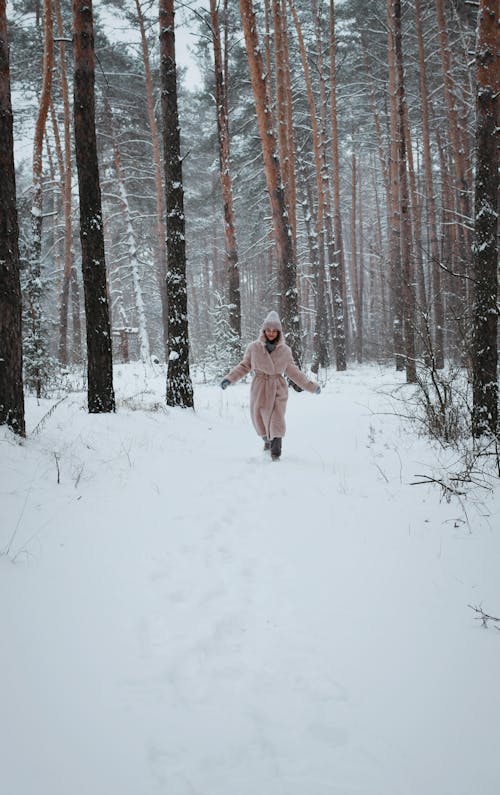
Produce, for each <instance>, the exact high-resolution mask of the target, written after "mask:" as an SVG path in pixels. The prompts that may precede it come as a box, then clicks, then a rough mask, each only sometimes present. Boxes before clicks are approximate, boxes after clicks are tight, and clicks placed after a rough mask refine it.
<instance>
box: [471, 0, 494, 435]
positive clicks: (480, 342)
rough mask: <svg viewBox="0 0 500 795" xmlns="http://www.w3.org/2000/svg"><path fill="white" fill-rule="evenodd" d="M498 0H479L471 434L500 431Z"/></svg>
mask: <svg viewBox="0 0 500 795" xmlns="http://www.w3.org/2000/svg"><path fill="white" fill-rule="evenodd" d="M498 23H499V13H498V2H497V0H480V4H479V13H478V26H477V47H476V65H477V66H476V80H477V87H476V113H477V119H476V141H477V156H476V180H475V208H474V210H475V226H474V247H473V265H474V286H475V307H474V351H473V401H474V405H473V414H472V421H473V433H474V435H475V436H480V435H481V434H482V433H485V432H486V431H490V432H491V433H493V434H495V433H497V431H498V371H497V367H498V347H497V328H498V304H497V301H498V237H497V232H498V167H499V165H500V164H499V158H498V141H497V137H498V127H499V123H500V117H499V104H500V100H499V96H500V55H499V50H498Z"/></svg>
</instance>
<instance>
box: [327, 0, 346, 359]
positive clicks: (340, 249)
mask: <svg viewBox="0 0 500 795" xmlns="http://www.w3.org/2000/svg"><path fill="white" fill-rule="evenodd" d="M336 49H337V48H336V37H335V3H334V0H330V123H331V133H332V164H333V177H332V181H333V228H334V235H335V250H336V251H335V258H334V261H333V269H332V287H333V300H334V302H335V307H334V311H335V319H334V320H335V354H336V365H337V370H340V371H342V370H345V369H346V367H347V361H346V350H345V319H344V298H343V296H344V278H345V277H344V267H345V265H344V242H343V235H342V218H341V214H340V157H339V129H338V119H337V63H336Z"/></svg>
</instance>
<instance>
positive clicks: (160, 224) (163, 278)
mask: <svg viewBox="0 0 500 795" xmlns="http://www.w3.org/2000/svg"><path fill="white" fill-rule="evenodd" d="M135 7H136V10H137V21H138V23H139V30H140V34H141V46H142V57H143V61H144V78H145V81H146V108H147V112H148V122H149V130H150V133H151V146H152V149H153V163H154V174H155V197H156V236H157V244H158V255H157V264H156V281H157V283H158V292H159V293H160V301H161V317H162V330H163V348H164V354H165V361H167V359H168V298H167V264H166V263H167V247H166V230H165V220H164V217H165V202H164V199H163V181H162V173H161V157H160V139H159V135H158V125H157V123H156V115H155V107H154V106H155V103H154V95H153V80H152V77H151V64H150V59H149V47H148V41H147V38H146V28H145V25H144V14H143V13H142V8H141V4H140V2H139V0H135Z"/></svg>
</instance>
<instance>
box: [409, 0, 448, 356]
mask: <svg viewBox="0 0 500 795" xmlns="http://www.w3.org/2000/svg"><path fill="white" fill-rule="evenodd" d="M415 23H416V32H417V42H418V67H419V85H420V99H421V103H422V150H423V156H424V172H425V198H426V208H427V225H428V229H429V246H430V260H431V262H430V271H431V282H432V306H433V310H434V323H433V330H434V345H433V350H432V352H431V356H432V358H433V360H434V364H435V366H436V367H437V368H439V369H441V368H442V367H444V302H443V294H442V289H441V268H440V255H439V239H438V229H437V216H436V200H435V197H434V177H433V172H432V160H431V143H430V128H429V96H428V91H427V76H426V60H425V50H424V36H423V31H422V17H421V9H420V0H415Z"/></svg>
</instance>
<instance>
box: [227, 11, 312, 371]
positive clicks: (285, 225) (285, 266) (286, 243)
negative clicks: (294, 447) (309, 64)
mask: <svg viewBox="0 0 500 795" xmlns="http://www.w3.org/2000/svg"><path fill="white" fill-rule="evenodd" d="M240 13H241V21H242V27H243V32H244V35H245V46H246V52H247V58H248V65H249V70H250V77H251V81H252V89H253V93H254V99H255V108H256V113H257V124H258V128H259V135H260V140H261V144H262V155H263V160H264V171H265V176H266V183H267V190H268V193H269V199H270V202H271V211H272V217H273V228H274V233H275V241H276V249H277V254H278V276H279V285H280V300H281V314H282V317H283V325H284V328H285V337H286V339H287V342H288V343H289V345H290V347H291V349H292V352H293V355H294V358H295V360H296V361H297V363H300V359H301V339H300V318H299V306H298V300H297V274H296V264H295V258H294V253H293V240H292V234H291V230H290V224H289V221H288V213H287V211H286V204H285V196H284V192H283V185H282V181H281V170H280V162H279V156H278V146H277V142H276V133H275V127H274V122H273V119H272V114H271V109H270V104H269V98H268V97H269V95H268V91H267V84H266V74H265V72H264V64H263V60H262V53H261V50H260V47H259V37H258V33H257V25H256V20H255V13H254V10H253V3H252V0H240Z"/></svg>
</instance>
